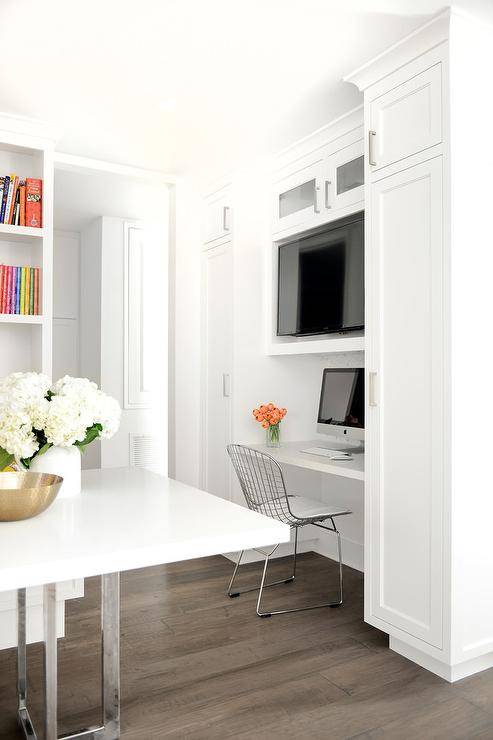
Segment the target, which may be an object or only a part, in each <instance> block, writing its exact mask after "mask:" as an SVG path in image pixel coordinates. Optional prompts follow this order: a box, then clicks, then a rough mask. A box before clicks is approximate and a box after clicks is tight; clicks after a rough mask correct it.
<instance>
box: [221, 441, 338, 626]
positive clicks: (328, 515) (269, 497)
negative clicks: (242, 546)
mask: <svg viewBox="0 0 493 740" xmlns="http://www.w3.org/2000/svg"><path fill="white" fill-rule="evenodd" d="M227 450H228V454H229V456H230V458H231V462H232V463H233V467H234V469H235V472H236V475H237V476H238V480H239V482H240V486H241V490H242V491H243V494H244V496H245V499H246V502H247V505H248V508H249V509H252V510H253V511H257V512H258V513H259V514H264V515H265V516H269V517H271V518H272V519H278V520H279V521H281V522H284V523H285V524H289V526H290V527H291V528H292V529H294V531H295V535H294V554H293V570H292V575H291V576H289V577H288V578H283V579H281V580H280V581H274V582H273V583H265V579H266V575H267V568H268V565H269V559H270V558H271V557H272V555H273V554H274V553H275V552H276V550H277V548H278V547H279V544H277V545H276V546H275V547H274V548H272V549H270V550H269V551H268V552H264V551H263V550H261V549H258V550H257V552H259V553H260V554H261V555H263V556H264V557H265V562H264V568H263V571H262V579H261V582H260V586H258V587H254V588H247V589H244V590H243V591H233V590H232V588H233V583H234V581H235V578H236V574H237V573H238V568H239V567H240V563H241V559H242V557H243V553H244V550H242V551H241V552H240V554H239V556H238V560H237V562H236V565H235V568H234V571H233V575H232V576H231V580H230V582H229V587H228V596H230V597H231V598H235V597H237V596H240V594H242V593H247V592H249V591H258V592H259V593H258V599H257V615H258V616H259V617H271V616H272V615H273V614H289V613H290V612H299V611H304V610H307V609H320V608H322V607H326V606H328V607H332V608H333V607H337V606H340V605H341V604H342V588H343V579H342V550H341V535H340V533H339V531H338V529H337V527H336V525H335V522H334V519H335V517H338V516H343V515H345V514H351V513H352V512H351V511H349V510H348V509H337V508H331V507H327V505H325V504H323V503H322V502H321V501H315V500H313V499H309V498H305V497H303V496H295V495H293V494H288V492H287V490H286V485H285V483H284V476H283V474H282V469H281V466H280V465H279V463H278V462H277V460H275V459H274V458H273V457H272V456H271V455H268V454H266V453H265V452H260V451H259V450H255V449H252V448H251V447H245V446H244V445H237V444H233V445H228V447H227ZM327 520H329V521H330V523H331V526H326V525H324V524H323V522H326V521H327ZM307 524H312V525H314V526H315V527H320V528H321V529H325V530H326V531H327V532H333V533H334V534H335V535H336V536H337V551H338V555H339V598H338V599H336V601H329V602H326V603H323V604H314V605H311V606H301V607H297V608H296V609H278V610H277V611H262V610H261V603H262V595H263V591H264V588H270V587H271V586H277V585H279V584H282V583H292V582H293V581H294V579H295V577H296V558H297V552H298V529H299V528H300V527H304V526H306V525H307ZM255 549H256V548H255Z"/></svg>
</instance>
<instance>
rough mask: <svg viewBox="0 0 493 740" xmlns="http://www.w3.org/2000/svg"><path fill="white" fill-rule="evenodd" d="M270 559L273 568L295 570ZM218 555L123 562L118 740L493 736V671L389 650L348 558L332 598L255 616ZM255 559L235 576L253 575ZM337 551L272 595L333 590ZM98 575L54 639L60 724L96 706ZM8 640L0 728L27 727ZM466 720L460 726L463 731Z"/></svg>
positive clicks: (0, 666) (34, 674)
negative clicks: (423, 663)
mask: <svg viewBox="0 0 493 740" xmlns="http://www.w3.org/2000/svg"><path fill="white" fill-rule="evenodd" d="M289 567H290V562H289V559H281V560H279V561H277V562H275V563H273V564H272V569H271V575H272V578H273V579H275V578H280V577H282V575H283V574H285V573H287V572H288V571H289ZM231 570H232V564H231V563H230V562H229V561H227V560H226V559H225V558H222V557H212V558H203V559H201V560H195V561H187V562H184V563H176V564H173V565H169V566H159V567H156V568H146V569H143V570H138V571H131V572H129V573H125V574H123V575H122V619H121V632H122V640H121V644H122V736H121V737H122V738H123V740H159V738H167V739H169V740H178V739H180V740H181V739H182V738H184V739H185V740H188V739H189V740H227V739H229V738H231V739H233V738H234V739H235V740H264V738H265V740H267V738H268V739H269V740H277V738H279V740H280V739H281V738H282V739H283V740H289V739H290V738H296V740H304V738H311V739H313V740H318V738H320V739H322V738H324V739H326V738H331V740H337V739H338V738H341V739H342V738H344V739H349V738H358V740H380V738H384V740H387V739H388V740H394V738H395V740H399V739H400V738H402V740H409V739H410V738H413V739H414V738H416V740H433V739H434V738H436V740H442V739H443V740H445V738H447V740H449V739H450V740H459V739H460V738H462V737H463V738H464V740H468V738H469V737H471V738H481V740H487V739H488V738H490V739H491V740H493V710H492V707H493V671H486V672H484V673H482V674H478V675H477V676H474V677H472V678H471V679H465V680H464V681H461V682H459V683H458V684H456V685H454V686H451V685H449V684H447V683H446V682H445V681H442V680H441V679H439V678H437V677H436V676H434V675H432V674H431V673H428V672H427V671H425V670H424V669H422V668H419V667H418V666H416V665H415V664H413V663H411V662H410V661H407V660H406V659H405V658H403V657H401V656H399V655H397V654H395V653H393V652H392V651H390V650H389V649H388V639H387V637H386V636H385V635H383V634H382V633H381V632H379V631H378V630H375V629H373V628H372V627H370V626H369V625H367V624H365V623H364V621H363V579H362V575H361V574H360V573H358V572H357V571H353V570H351V569H350V568H346V569H345V581H346V582H345V586H346V588H345V593H346V596H345V603H344V605H343V607H342V608H340V609H335V610H332V609H320V610H315V611H312V612H302V613H299V614H292V615H285V616H282V617H273V618H272V619H265V620H264V619H258V617H256V615H255V598H256V597H255V594H254V593H251V594H244V595H242V596H241V597H240V598H238V599H229V598H228V597H227V596H226V594H225V589H226V586H227V582H228V579H229V577H230V575H231ZM258 578H259V565H258V564H249V565H247V566H246V567H245V568H244V570H243V573H242V584H243V585H244V586H247V585H256V584H257V583H258ZM336 585H337V568H336V566H335V564H334V563H333V562H332V561H329V560H326V559H324V558H322V557H320V556H319V555H315V554H314V553H306V554H304V555H302V556H301V557H300V567H299V571H298V577H297V580H296V582H295V583H294V584H293V585H292V586H281V587H279V588H273V589H270V590H269V594H268V599H269V601H268V603H269V604H272V605H273V606H275V607H278V606H280V605H289V606H293V605H296V604H301V603H304V602H306V601H310V600H317V599H319V598H324V599H325V598H326V597H327V590H328V589H329V588H333V587H335V586H336ZM99 606H100V580H99V579H98V578H91V579H88V580H87V581H86V584H85V598H84V599H78V600H73V601H70V602H67V623H66V635H67V636H66V638H64V639H62V640H60V641H59V694H60V696H59V716H60V732H69V731H73V730H75V729H77V728H80V727H83V726H84V725H87V724H90V723H96V722H97V721H98V719H99V712H100V686H99V678H100V612H99ZM42 657H43V651H42V646H41V645H40V644H38V645H32V646H29V649H28V662H29V704H30V709H31V713H32V716H33V718H34V720H35V721H36V722H37V723H38V724H39V725H40V726H41V725H42V719H43V689H42V665H43V664H42ZM15 706H16V697H15V651H14V650H6V651H3V652H1V653H0V740H17V738H19V740H22V735H21V734H20V732H19V730H18V728H17V726H16V722H15ZM464 733H465V734H464Z"/></svg>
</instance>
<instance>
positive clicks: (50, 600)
mask: <svg viewBox="0 0 493 740" xmlns="http://www.w3.org/2000/svg"><path fill="white" fill-rule="evenodd" d="M43 615H44V644H45V651H44V668H45V740H57V738H58V726H57V698H58V697H57V636H56V584H55V583H48V584H46V586H44V589H43Z"/></svg>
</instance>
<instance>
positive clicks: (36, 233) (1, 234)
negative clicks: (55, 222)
mask: <svg viewBox="0 0 493 740" xmlns="http://www.w3.org/2000/svg"><path fill="white" fill-rule="evenodd" d="M44 236H45V230H44V229H34V228H32V227H31V226H11V225H10V224H0V239H3V240H4V241H23V242H25V241H30V240H31V239H32V240H40V239H42V238H43V237H44Z"/></svg>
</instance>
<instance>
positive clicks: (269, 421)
mask: <svg viewBox="0 0 493 740" xmlns="http://www.w3.org/2000/svg"><path fill="white" fill-rule="evenodd" d="M287 413H288V411H287V409H279V408H277V406H274V404H273V403H265V404H263V405H262V406H259V407H258V409H253V415H254V417H255V420H256V421H258V422H259V424H261V425H262V428H263V429H265V431H266V433H267V447H280V446H281V429H280V424H281V421H282V420H283V419H284V417H285V416H286V414H287Z"/></svg>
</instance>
